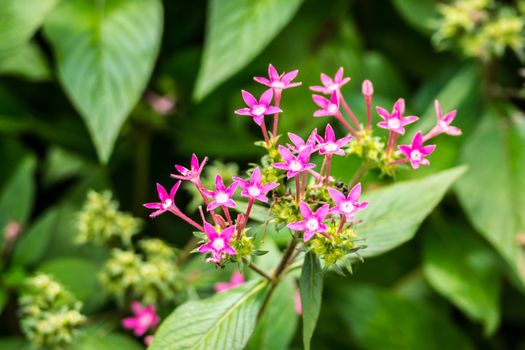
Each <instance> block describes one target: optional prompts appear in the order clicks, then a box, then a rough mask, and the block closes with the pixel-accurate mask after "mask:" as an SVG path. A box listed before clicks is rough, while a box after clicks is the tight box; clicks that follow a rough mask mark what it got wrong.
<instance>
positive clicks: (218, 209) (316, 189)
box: [144, 65, 461, 266]
mask: <svg viewBox="0 0 525 350" xmlns="http://www.w3.org/2000/svg"><path fill="white" fill-rule="evenodd" d="M297 74H298V71H297V70H294V71H292V72H289V73H282V74H278V72H277V70H276V69H275V68H274V67H273V66H272V65H270V66H269V69H268V75H269V77H268V78H262V77H255V78H254V79H255V81H257V82H259V83H261V84H263V85H265V86H267V87H269V88H268V89H267V90H266V91H264V92H263V93H262V94H261V96H260V98H259V99H257V98H255V97H254V96H253V94H251V93H249V92H247V91H244V90H243V91H242V98H243V100H244V102H245V103H246V105H247V106H246V107H244V108H240V109H237V110H236V111H235V113H236V114H238V115H241V116H250V117H251V118H252V119H253V121H254V122H255V123H256V124H257V125H258V126H259V127H260V128H261V132H262V135H263V138H264V143H263V144H262V146H263V147H264V148H265V149H266V150H267V154H266V155H265V156H264V157H263V158H262V160H261V163H260V165H258V166H255V167H254V168H252V169H251V170H250V171H249V178H248V179H243V178H240V177H233V178H232V180H231V181H229V182H227V183H229V185H225V179H224V178H223V177H222V176H221V175H220V174H219V175H217V176H216V178H215V186H214V188H206V187H205V186H204V185H203V182H202V181H201V173H202V171H203V168H204V166H205V164H206V162H207V158H206V157H205V158H204V159H202V160H201V161H199V159H198V157H197V156H196V155H195V154H194V155H193V156H192V159H191V163H190V167H189V168H186V167H183V166H180V165H176V166H175V169H176V170H177V172H178V173H177V174H172V175H171V177H172V178H174V179H176V180H177V182H176V183H175V184H174V185H173V186H172V187H171V189H170V191H169V192H168V191H167V190H166V189H165V188H164V187H163V186H162V185H160V184H157V192H158V196H159V202H154V203H146V204H145V205H144V206H145V207H146V208H148V209H153V210H154V211H153V212H152V213H151V214H150V216H151V217H156V216H158V215H160V214H162V213H165V212H170V213H172V214H174V215H176V216H178V217H179V218H181V219H182V220H184V221H186V222H187V223H189V224H190V225H192V226H193V227H194V228H195V229H196V230H197V231H198V232H200V233H197V236H198V237H199V238H202V242H201V244H200V246H199V247H197V249H196V252H200V253H204V254H206V255H207V261H209V262H212V263H215V264H216V265H217V266H222V265H224V264H225V263H226V262H228V261H233V262H239V261H240V262H245V263H248V264H250V261H251V259H250V258H251V257H252V256H253V255H256V254H257V252H258V251H257V250H255V249H254V246H253V236H249V235H248V230H247V225H248V222H249V219H250V214H251V211H252V209H253V206H254V205H255V203H256V202H258V203H259V204H262V205H264V204H270V210H269V212H270V213H271V219H272V220H273V221H274V222H275V223H276V224H277V225H280V226H281V227H283V226H287V227H288V228H289V229H290V230H291V231H292V232H293V242H295V243H297V242H299V241H302V242H303V247H304V249H305V250H312V251H313V252H315V253H316V254H317V255H318V256H319V257H320V258H321V259H322V260H323V261H324V263H325V265H335V264H336V263H338V262H339V261H342V260H345V259H344V258H345V257H346V256H347V255H348V254H350V253H354V252H356V251H357V249H359V248H360V247H358V246H356V245H355V242H356V238H355V236H356V235H355V232H354V230H355V227H356V225H357V224H358V223H359V220H356V217H355V214H356V213H357V212H358V211H359V210H361V209H364V208H365V207H366V205H367V202H362V201H360V196H361V183H360V182H359V180H360V179H361V178H362V176H363V175H364V174H365V173H366V171H368V170H370V169H371V168H379V169H380V170H382V172H383V173H386V174H392V173H394V172H395V170H396V169H397V167H398V166H400V165H402V164H404V163H409V164H410V165H411V166H412V168H413V169H417V168H419V166H420V165H425V166H428V165H429V164H430V163H429V161H428V159H427V157H428V156H429V155H430V154H431V153H432V152H434V150H435V148H436V146H435V145H424V143H425V142H427V141H429V140H430V139H432V138H434V137H436V136H437V135H440V134H443V133H446V134H449V135H459V134H460V133H461V131H460V130H459V129H458V128H456V127H453V126H451V125H450V124H451V123H452V121H453V120H454V118H455V116H456V112H455V111H452V112H450V113H447V114H445V115H443V112H442V110H441V107H440V105H439V103H438V102H437V101H436V112H437V123H436V125H435V126H434V127H433V128H432V129H431V130H430V131H428V132H427V133H426V134H423V132H422V131H418V132H417V133H416V134H415V136H414V137H413V139H412V142H411V143H410V144H408V145H397V141H398V137H399V135H403V134H404V133H405V126H407V125H409V124H411V123H414V122H415V121H417V120H418V119H419V118H418V117H416V116H405V115H404V114H405V102H404V100H403V99H402V98H400V99H398V100H397V101H396V102H395V104H394V106H393V109H392V112H389V111H387V110H386V109H384V108H382V107H379V106H377V107H376V111H377V114H378V115H379V117H380V118H381V121H379V122H378V123H377V126H378V127H379V128H382V129H386V130H388V139H387V140H386V142H383V141H381V138H380V137H377V136H374V135H373V128H372V125H373V123H372V112H373V108H372V97H373V92H374V91H373V85H372V83H371V82H370V81H368V80H365V81H364V82H363V85H362V92H363V96H364V101H365V104H366V119H365V120H364V123H363V124H361V123H360V122H359V119H358V118H357V116H356V115H355V114H354V113H353V111H352V109H351V108H350V106H349V105H348V103H346V101H345V98H344V96H343V94H342V92H341V89H342V87H343V86H344V85H345V84H347V83H348V82H349V81H350V78H349V77H345V76H344V71H343V68H340V69H339V70H338V71H337V73H336V74H335V77H334V78H331V77H329V76H328V75H326V74H321V82H322V85H321V86H312V87H311V88H310V89H311V90H313V91H315V92H318V93H321V94H323V95H326V96H322V95H317V94H314V95H313V96H312V98H313V101H314V103H315V104H316V105H317V106H318V109H317V110H316V111H315V112H314V113H313V116H314V117H334V118H335V120H336V121H337V122H339V123H340V124H341V126H342V127H343V128H344V129H345V130H346V132H347V133H346V134H345V135H343V136H342V137H340V138H338V137H337V136H336V132H335V130H334V128H333V127H332V126H331V125H330V124H327V125H326V127H325V129H324V134H323V133H319V132H318V131H317V129H314V130H313V131H312V132H311V133H310V134H309V136H308V137H307V138H306V139H303V138H301V137H300V136H298V135H296V134H293V133H288V137H289V140H290V143H288V144H279V139H280V138H279V136H278V134H277V133H278V121H279V116H280V115H281V114H282V113H283V109H282V108H281V99H282V93H283V90H285V89H287V88H291V87H296V86H299V85H300V84H301V83H297V82H293V80H294V79H295V78H296V77H297ZM341 107H342V111H341ZM268 115H270V116H273V128H272V132H271V133H269V132H268V129H267V127H266V122H265V118H266V117H267V116H268ZM385 145H386V146H385ZM350 154H358V155H359V156H361V157H362V158H363V165H364V169H365V170H366V171H358V173H357V174H356V176H355V177H354V179H353V180H352V181H351V182H350V184H348V185H345V184H342V183H339V182H338V181H337V180H336V179H334V178H333V177H332V176H331V164H332V159H333V157H335V156H347V155H350ZM321 159H322V162H321V163H322V164H321V166H320V169H319V171H316V170H315V168H316V167H317V165H316V160H319V161H321ZM227 180H229V179H227ZM182 181H186V182H187V183H189V184H191V185H192V187H194V189H195V190H196V191H197V192H198V193H199V194H200V196H201V198H202V200H203V202H204V209H203V208H202V207H199V211H200V221H201V222H202V223H199V222H196V221H194V220H193V219H192V218H190V217H188V216H187V215H186V214H184V213H182V211H181V210H180V209H179V207H178V206H177V205H176V201H175V195H176V193H177V190H178V188H179V186H180V184H181V182H182ZM237 190H240V191H239V192H240V194H239V195H240V197H239V196H236V192H237ZM241 201H242V203H243V204H245V205H242V206H241V205H239V204H240V203H241ZM241 207H242V208H243V209H244V208H246V209H245V210H240V209H241ZM205 210H206V212H207V213H208V214H209V216H208V217H207V216H206V215H205ZM231 210H237V211H238V212H239V213H238V214H237V215H236V217H234V216H233V215H232V212H231ZM292 260H293V259H292Z"/></svg>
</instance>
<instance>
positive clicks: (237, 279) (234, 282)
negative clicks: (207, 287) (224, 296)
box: [214, 271, 244, 293]
mask: <svg viewBox="0 0 525 350" xmlns="http://www.w3.org/2000/svg"><path fill="white" fill-rule="evenodd" d="M243 283H244V276H243V275H242V273H240V272H239V271H235V272H234V273H233V274H232V276H231V279H230V282H218V283H215V286H214V289H215V292H217V293H220V292H225V291H227V290H228V289H232V288H235V287H237V286H240V285H241V284H243Z"/></svg>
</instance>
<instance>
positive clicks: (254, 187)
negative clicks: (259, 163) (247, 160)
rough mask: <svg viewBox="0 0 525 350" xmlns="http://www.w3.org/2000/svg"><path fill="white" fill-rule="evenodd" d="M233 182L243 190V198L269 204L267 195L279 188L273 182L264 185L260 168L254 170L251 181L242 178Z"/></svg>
mask: <svg viewBox="0 0 525 350" xmlns="http://www.w3.org/2000/svg"><path fill="white" fill-rule="evenodd" d="M233 180H234V181H236V182H237V183H238V184H239V187H240V188H241V190H242V192H241V196H243V197H248V198H253V199H257V200H260V201H261V202H264V203H266V202H268V197H266V193H267V192H269V191H271V190H273V189H274V188H276V187H277V186H279V184H278V183H277V182H272V183H269V184H266V185H263V184H262V178H261V170H260V169H259V167H257V168H255V169H254V170H253V173H252V176H251V177H250V181H246V180H244V179H241V178H240V177H234V178H233Z"/></svg>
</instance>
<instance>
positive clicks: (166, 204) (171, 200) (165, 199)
mask: <svg viewBox="0 0 525 350" xmlns="http://www.w3.org/2000/svg"><path fill="white" fill-rule="evenodd" d="M181 182H182V181H181V180H179V181H177V183H175V185H173V187H172V188H171V190H170V193H169V195H168V192H166V189H165V188H164V187H162V185H161V184H159V183H158V184H157V193H158V195H159V199H160V202H155V203H146V204H144V206H145V207H146V208H148V209H156V210H155V211H154V212H153V213H151V214H149V217H150V218H154V217H156V216H159V215H160V214H162V213H164V212H166V211H169V210H173V209H177V207H176V206H175V194H176V193H177V190H178V189H179V186H180V183H181Z"/></svg>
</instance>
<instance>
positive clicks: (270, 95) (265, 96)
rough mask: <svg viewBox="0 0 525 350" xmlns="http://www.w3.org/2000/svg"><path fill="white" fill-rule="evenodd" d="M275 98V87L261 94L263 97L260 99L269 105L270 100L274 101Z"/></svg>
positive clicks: (260, 101)
mask: <svg viewBox="0 0 525 350" xmlns="http://www.w3.org/2000/svg"><path fill="white" fill-rule="evenodd" d="M272 98H273V89H268V90H266V91H265V92H263V94H262V95H261V98H260V99H259V103H260V104H263V105H265V106H269V105H270V102H272Z"/></svg>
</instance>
